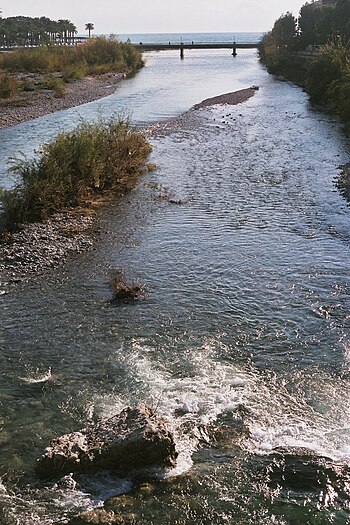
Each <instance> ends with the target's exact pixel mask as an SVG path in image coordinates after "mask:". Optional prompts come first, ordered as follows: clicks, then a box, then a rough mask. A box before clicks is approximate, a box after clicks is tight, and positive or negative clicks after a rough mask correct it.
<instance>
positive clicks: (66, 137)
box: [1, 119, 151, 230]
mask: <svg viewBox="0 0 350 525" xmlns="http://www.w3.org/2000/svg"><path fill="white" fill-rule="evenodd" d="M150 151H151V146H150V144H149V143H148V142H147V141H146V139H145V138H144V137H143V135H142V134H141V133H139V132H137V131H135V130H133V129H131V128H130V126H129V124H128V122H127V121H123V120H121V119H118V120H117V121H113V120H109V121H99V122H98V123H93V124H89V123H87V122H83V123H82V124H81V125H80V126H79V127H78V128H77V129H75V130H73V131H69V132H61V133H59V134H58V135H57V137H56V138H55V139H54V140H53V141H52V142H49V143H48V144H45V145H44V146H42V148H41V150H40V151H39V156H38V157H37V158H35V159H33V160H29V161H28V160H18V159H17V160H15V161H14V164H13V166H12V168H11V171H12V172H14V173H15V174H17V175H19V176H20V182H19V183H18V185H17V186H16V187H15V188H14V189H12V190H7V191H3V192H2V194H1V200H2V203H3V208H4V222H5V228H7V229H8V230H13V229H15V228H16V227H18V226H19V225H20V224H22V223H25V222H32V221H38V220H43V219H46V218H47V217H49V216H50V215H52V214H54V213H56V212H57V211H59V210H62V209H64V208H72V207H78V206H82V205H85V204H86V203H88V202H89V201H93V200H94V199H96V198H98V197H101V196H109V195H113V194H122V193H124V192H125V191H127V190H129V189H131V188H133V187H134V186H135V184H136V183H137V180H138V177H139V175H140V174H141V173H142V172H143V171H144V169H145V162H146V159H147V156H148V154H149V153H150Z"/></svg>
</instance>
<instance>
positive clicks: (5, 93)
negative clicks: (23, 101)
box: [0, 73, 18, 99]
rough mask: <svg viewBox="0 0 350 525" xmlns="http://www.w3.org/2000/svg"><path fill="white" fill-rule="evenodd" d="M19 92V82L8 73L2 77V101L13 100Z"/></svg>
mask: <svg viewBox="0 0 350 525" xmlns="http://www.w3.org/2000/svg"><path fill="white" fill-rule="evenodd" d="M17 90H18V82H17V81H16V80H15V79H14V78H13V77H11V76H10V75H7V74H6V73H5V74H3V75H0V99H1V98H11V97H12V96H13V95H14V94H15V93H16V92H17Z"/></svg>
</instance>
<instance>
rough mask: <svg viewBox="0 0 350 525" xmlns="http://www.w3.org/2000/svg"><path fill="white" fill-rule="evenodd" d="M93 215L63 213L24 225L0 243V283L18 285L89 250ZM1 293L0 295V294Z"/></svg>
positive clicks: (91, 238) (91, 239) (91, 242)
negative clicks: (73, 255) (70, 257)
mask: <svg viewBox="0 0 350 525" xmlns="http://www.w3.org/2000/svg"><path fill="white" fill-rule="evenodd" d="M93 223H94V216H93V215H81V214H79V213H77V212H75V211H74V212H73V211H66V212H64V213H63V212H62V213H57V214H56V215H54V216H53V217H51V218H50V219H47V220H46V221H44V222H40V223H39V222H38V223H32V224H27V225H25V227H24V228H23V229H22V230H20V231H19V232H15V233H11V234H10V235H9V238H8V239H6V240H5V242H3V243H2V244H0V275H1V280H0V284H1V285H5V284H11V283H15V282H20V281H22V280H24V279H27V278H28V277H30V276H33V275H38V274H42V273H44V272H45V271H47V270H48V269H50V268H54V267H57V266H60V265H61V264H63V263H64V261H65V259H66V258H67V257H68V256H69V255H71V254H76V253H81V252H84V251H86V250H89V249H91V247H92V245H93V236H92V235H91V231H90V229H91V227H92V225H93ZM1 293H4V291H2V292H1V288H0V294H1Z"/></svg>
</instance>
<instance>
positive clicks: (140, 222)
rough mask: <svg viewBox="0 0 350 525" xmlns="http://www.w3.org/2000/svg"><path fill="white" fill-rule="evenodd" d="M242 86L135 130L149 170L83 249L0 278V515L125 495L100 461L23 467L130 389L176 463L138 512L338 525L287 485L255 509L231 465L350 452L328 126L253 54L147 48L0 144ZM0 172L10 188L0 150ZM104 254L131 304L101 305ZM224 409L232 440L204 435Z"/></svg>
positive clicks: (335, 132)
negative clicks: (54, 264)
mask: <svg viewBox="0 0 350 525" xmlns="http://www.w3.org/2000/svg"><path fill="white" fill-rule="evenodd" d="M253 84H254V85H259V86H260V89H259V91H257V92H256V94H255V95H254V97H253V98H251V99H250V100H249V101H247V102H246V103H244V104H241V105H238V106H225V107H222V106H221V107H220V106H216V107H212V108H206V109H202V110H200V111H195V112H191V113H190V114H188V116H187V118H186V119H184V121H183V122H180V123H179V124H178V125H176V126H174V129H173V130H172V131H168V132H160V133H157V134H155V135H153V136H152V137H151V139H150V140H151V142H152V145H153V152H152V155H151V159H150V160H151V161H152V162H155V163H156V164H157V170H156V171H155V172H152V173H150V174H147V175H146V176H145V177H144V179H142V181H141V182H140V185H139V186H138V188H137V189H136V190H134V191H133V192H132V193H131V194H130V195H128V197H127V198H125V199H124V200H122V201H121V202H120V203H118V204H115V205H112V206H110V207H108V209H105V210H103V211H101V212H100V215H99V218H98V230H97V231H98V235H97V238H96V242H95V244H94V249H93V250H91V251H89V252H87V253H85V254H79V255H77V256H75V257H72V258H71V259H70V260H69V261H68V262H67V263H66V264H64V265H63V266H62V267H60V268H58V269H55V270H54V271H52V272H48V273H47V274H45V276H44V277H38V278H33V279H32V280H30V281H29V282H27V283H25V282H23V283H19V284H17V285H16V286H7V285H6V283H2V284H1V289H2V290H3V291H5V292H7V293H5V294H3V295H1V296H0V301H1V320H0V326H1V334H0V364H1V369H0V370H1V375H0V377H1V387H0V409H1V412H0V457H1V461H0V463H1V467H0V474H1V483H0V518H1V519H0V522H1V525H16V524H21V525H31V524H34V523H40V524H44V525H46V524H47V525H48V524H51V523H58V522H60V523H64V522H65V521H64V520H65V519H66V518H67V517H69V516H71V515H74V514H76V513H77V512H79V511H81V510H84V509H89V508H93V507H95V506H97V505H100V504H101V502H102V501H103V500H104V499H105V498H106V497H107V496H108V495H111V494H115V493H117V492H118V491H119V492H124V491H126V490H128V489H129V488H130V482H129V481H128V480H119V479H115V478H113V477H111V476H109V477H107V476H105V477H103V476H100V477H96V478H94V479H93V480H91V479H85V480H84V479H83V480H79V483H80V484H79V486H75V487H72V486H69V487H67V486H60V485H57V484H56V485H55V484H51V485H46V486H43V485H41V484H39V483H37V481H36V480H35V477H34V476H33V467H34V464H35V459H36V458H37V457H38V456H39V455H40V454H41V453H42V451H43V449H44V448H45V446H47V445H48V443H49V441H50V439H52V438H54V437H55V436H57V435H61V434H63V433H66V432H70V431H72V430H76V429H79V428H81V427H82V426H84V425H86V423H87V422H89V421H92V420H95V419H96V418H97V417H100V416H108V415H112V414H114V413H117V412H118V411H120V410H121V409H122V408H123V407H125V406H128V405H133V404H135V403H137V402H139V401H144V402H146V403H149V404H151V405H152V406H153V407H155V408H156V409H157V411H158V412H159V413H160V414H162V415H164V416H165V417H166V418H167V419H168V422H169V425H170V427H171V428H172V429H173V430H174V432H175V435H176V439H177V443H178V449H179V452H180V457H179V462H178V467H177V470H176V471H175V472H173V473H172V474H173V475H176V474H181V473H188V474H189V475H190V477H189V478H188V479H189V480H190V482H189V483H190V488H189V489H188V490H187V492H186V493H185V495H184V496H183V497H182V498H179V503H178V506H177V505H176V503H175V504H172V505H171V518H170V517H169V516H170V514H166V513H165V510H164V509H165V508H167V507H165V506H164V505H165V503H164V502H163V501H162V500H161V499H160V500H157V499H156V500H155V502H154V504H153V505H154V506H153V511H152V512H153V514H152V515H153V518H152V519H153V520H154V521H152V519H151V518H149V520H148V521H147V520H145V521H144V522H143V523H158V524H168V523H169V524H170V523H179V524H191V525H192V524H193V525H202V524H207V523H208V524H209V523H210V524H218V525H219V524H223V523H239V524H242V525H243V524H244V525H247V524H251V525H253V524H255V525H262V524H266V525H267V524H270V523H275V524H281V525H282V524H289V523H293V524H328V523H329V524H331V523H337V524H339V525H340V524H345V523H347V522H348V521H347V520H348V519H349V512H348V510H347V508H346V505H345V507H344V505H343V504H342V503H338V502H337V501H336V498H333V500H334V504H332V502H331V503H329V499H328V500H327V502H323V503H322V501H316V502H315V501H314V500H313V499H312V498H311V497H310V494H309V493H307V492H305V493H303V492H300V493H298V494H295V493H288V494H287V495H284V496H283V495H282V496H281V495H279V498H278V497H277V496H276V498H277V499H276V504H275V505H273V504H271V501H270V499H269V498H268V497H267V495H266V487H265V486H263V485H261V484H260V482H259V480H258V477H255V476H254V475H252V471H251V468H250V467H249V462H247V458H251V457H255V456H259V457H265V456H266V455H268V454H269V453H270V452H271V451H272V449H274V448H275V447H280V446H288V447H295V446H298V447H307V448H308V449H311V450H312V451H314V452H316V453H318V454H321V455H326V456H328V457H330V458H332V459H334V460H336V461H337V462H338V463H339V464H340V465H343V464H344V465H345V464H347V463H348V462H349V460H350V438H349V427H350V406H349V402H348V400H349V388H350V375H349V371H350V341H349V323H350V316H349V306H350V277H349V276H350V210H349V208H348V206H347V204H346V202H345V201H344V200H343V198H342V197H341V196H340V195H339V193H338V191H337V190H336V189H335V187H334V182H333V180H334V177H335V176H336V175H337V173H338V172H339V170H338V167H339V165H341V164H342V163H345V162H348V160H349V155H350V145H349V140H348V139H346V137H345V136H344V135H343V133H342V130H341V126H340V124H339V123H338V122H337V121H336V120H335V119H332V118H330V117H328V116H326V115H324V114H322V113H318V112H316V111H314V110H313V109H312V108H311V107H310V106H309V104H308V101H307V96H306V94H305V93H303V91H302V90H301V89H300V88H298V87H296V86H294V85H292V84H291V83H289V82H283V81H280V80H277V79H275V78H274V77H272V76H269V75H268V74H267V73H266V71H265V70H264V68H263V67H262V66H261V65H260V64H259V62H258V60H257V57H256V53H255V51H254V50H246V51H243V50H242V51H239V54H238V57H236V58H233V57H232V56H231V55H230V54H229V52H228V51H227V50H226V51H225V50H223V51H193V52H188V53H187V54H185V59H184V60H183V61H180V59H179V56H178V53H177V52H164V53H163V52H162V53H154V54H152V53H150V54H148V55H147V63H146V67H145V68H144V69H143V70H142V71H141V72H140V73H139V74H138V75H137V76H136V77H134V78H131V79H128V80H126V81H125V82H123V83H122V84H121V85H120V87H119V88H118V90H117V91H116V93H115V94H114V95H111V96H109V97H107V98H106V99H103V100H100V101H98V102H94V103H90V104H87V105H85V106H82V107H80V108H79V109H72V110H68V111H64V112H61V113H57V114H54V115H49V116H46V117H43V118H40V119H37V120H35V121H32V122H28V123H25V124H22V125H19V126H16V127H14V128H9V129H7V130H1V131H0V153H1V158H2V159H6V158H8V157H10V156H11V155H13V154H18V152H20V151H22V152H24V153H26V154H32V152H33V150H34V149H36V148H37V147H38V145H39V144H40V143H41V142H42V141H43V140H47V139H48V138H49V137H50V136H53V135H54V133H56V132H57V130H58V129H67V128H70V127H72V126H73V125H75V124H76V123H77V120H78V119H79V118H80V117H82V118H86V119H95V118H97V117H98V116H99V115H111V114H113V113H119V112H121V111H124V112H128V113H129V115H130V119H131V121H132V122H133V123H135V124H136V125H140V126H147V125H149V124H152V123H155V122H162V121H165V120H167V119H169V118H173V117H176V116H178V115H180V114H181V113H183V112H185V111H187V110H188V109H189V108H190V107H191V106H192V105H193V104H195V103H198V102H200V101H201V100H203V99H204V98H207V97H210V96H216V95H219V94H222V93H225V92H229V91H235V90H237V89H241V88H245V87H249V86H251V85H253ZM130 108H131V110H132V111H131V112H130ZM28 137H30V140H28ZM0 184H1V185H3V186H7V187H9V186H11V185H12V184H13V179H11V178H9V177H8V176H6V175H5V167H4V165H3V166H2V176H1V179H0ZM169 195H170V197H171V199H170V200H172V201H174V202H176V201H180V202H181V203H180V204H174V203H171V202H170V201H169V199H167V198H164V197H166V196H169ZM116 268H123V269H125V271H126V275H127V277H128V279H130V280H137V281H140V282H141V283H143V284H144V285H145V287H146V290H147V298H146V299H145V300H144V301H140V302H139V303H137V304H134V305H123V306H118V307H116V306H113V305H111V304H110V299H111V294H112V292H111V288H110V279H111V276H112V275H113V271H114V269H116ZM242 414H243V416H244V425H245V427H246V429H247V431H246V432H244V433H243V434H242V435H240V438H239V446H237V444H236V443H234V440H233V438H232V436H231V437H230V440H229V443H228V442H227V440H226V441H225V442H224V443H221V442H220V440H219V441H218V442H217V443H215V444H213V443H212V442H210V441H209V443H207V442H206V441H207V429H208V427H210V425H217V426H219V427H220V425H222V424H223V422H224V423H225V424H226V426H228V428H229V429H230V425H231V426H232V425H233V423H232V421H233V420H235V419H237V418H238V416H239V417H241V415H242ZM230 435H231V434H230ZM179 479H183V478H181V477H180V478H179ZM186 479H187V478H186ZM191 480H192V481H191ZM333 500H332V501H333ZM175 501H176V500H175ZM268 501H269V503H268ZM169 508H170V507H169ZM169 512H170V511H169ZM1 520H2V521H1ZM293 520H294V521H293Z"/></svg>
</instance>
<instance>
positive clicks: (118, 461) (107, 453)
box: [36, 405, 177, 479]
mask: <svg viewBox="0 0 350 525" xmlns="http://www.w3.org/2000/svg"><path fill="white" fill-rule="evenodd" d="M176 457H177V452H176V450H175V442H174V439H173V436H172V434H171V433H170V432H169V430H168V429H167V426H166V422H165V420H164V419H163V418H162V417H160V416H157V415H156V414H155V413H154V411H153V410H152V409H151V408H149V407H147V406H145V405H139V406H138V407H136V408H134V409H132V408H126V409H124V410H123V411H122V412H121V413H120V414H118V415H116V416H113V417H112V418H109V419H106V420H102V421H100V422H99V423H97V424H96V425H91V426H89V427H87V428H85V429H83V430H81V431H80V432H73V433H71V434H66V435H64V436H61V437H59V438H57V439H55V440H54V441H52V442H51V444H50V446H49V447H48V448H47V449H46V450H45V452H44V454H43V455H42V457H41V458H40V459H38V461H37V465H36V473H37V475H38V477H39V478H41V479H50V478H54V477H58V476H63V475H65V474H69V473H71V472H73V473H74V472H85V473H93V472H96V471H99V470H107V471H111V472H118V473H121V474H123V475H126V474H127V473H130V472H132V471H133V470H137V469H140V468H144V467H151V466H156V467H173V466H174V465H175V462H176Z"/></svg>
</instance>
